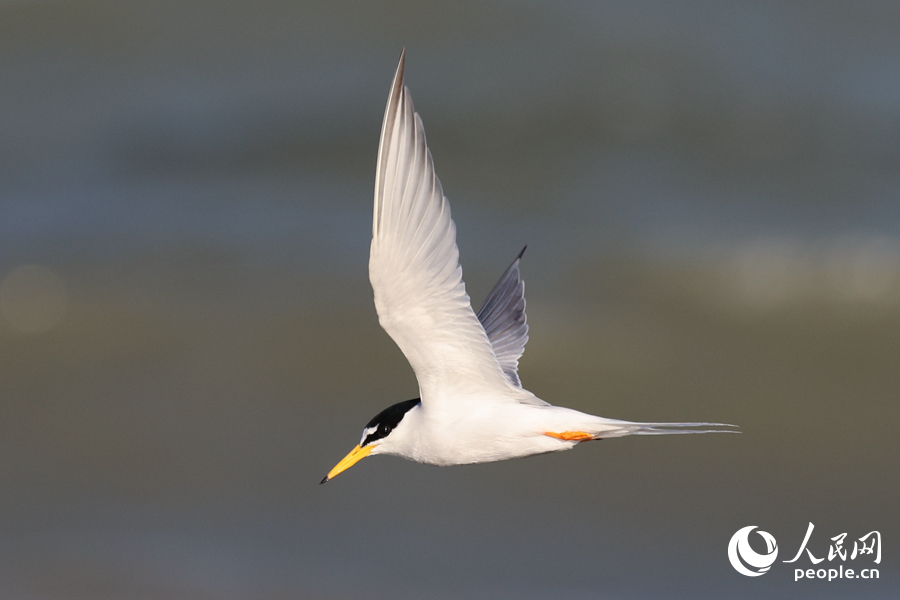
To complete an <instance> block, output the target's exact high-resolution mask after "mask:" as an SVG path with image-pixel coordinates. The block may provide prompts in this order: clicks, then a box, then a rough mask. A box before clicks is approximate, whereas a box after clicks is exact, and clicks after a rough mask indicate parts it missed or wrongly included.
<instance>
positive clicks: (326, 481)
mask: <svg viewBox="0 0 900 600" xmlns="http://www.w3.org/2000/svg"><path fill="white" fill-rule="evenodd" d="M328 481H329V479H328V475H326V476H325V477H324V478H323V479H322V481H320V482H319V485H322V484H323V483H328Z"/></svg>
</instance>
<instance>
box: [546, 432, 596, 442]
mask: <svg viewBox="0 0 900 600" xmlns="http://www.w3.org/2000/svg"><path fill="white" fill-rule="evenodd" d="M544 435H549V436H550V437H555V438H557V439H560V440H566V441H567V442H573V441H574V442H586V441H588V440H592V439H594V436H592V435H591V434H589V433H585V432H583V431H563V432H562V433H555V432H553V431H545V432H544Z"/></svg>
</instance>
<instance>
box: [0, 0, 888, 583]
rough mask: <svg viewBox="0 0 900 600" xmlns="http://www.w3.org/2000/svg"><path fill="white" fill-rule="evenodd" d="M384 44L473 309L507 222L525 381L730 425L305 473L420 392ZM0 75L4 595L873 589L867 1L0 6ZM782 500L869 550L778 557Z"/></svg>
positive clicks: (52, 0)
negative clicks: (409, 329)
mask: <svg viewBox="0 0 900 600" xmlns="http://www.w3.org/2000/svg"><path fill="white" fill-rule="evenodd" d="M404 46H405V47H406V48H407V83H408V85H409V86H410V87H411V90H412V93H413V97H414V98H415V100H416V106H417V109H418V110H419V112H420V113H421V114H422V117H423V120H424V122H425V126H426V130H427V132H428V135H429V142H430V145H431V149H432V152H433V155H434V158H435V162H436V166H437V170H438V174H439V176H440V177H441V179H442V182H443V184H444V189H445V192H446V193H447V195H448V197H449V198H450V200H451V203H452V207H453V211H454V213H453V214H454V217H455V220H456V223H457V225H458V230H459V245H460V250H461V262H462V265H463V268H464V269H465V276H466V281H467V283H468V289H469V291H470V293H471V294H472V296H473V299H474V301H475V303H476V305H477V304H478V303H480V301H481V299H482V298H483V297H484V296H485V295H486V293H487V292H488V290H489V289H490V287H491V285H492V284H493V283H494V280H495V279H496V278H497V277H499V275H500V274H501V272H502V271H503V269H504V268H505V267H506V266H507V265H508V263H509V262H510V261H511V260H512V258H513V257H514V256H515V255H516V253H517V252H518V251H519V249H520V248H521V247H522V246H523V245H525V244H526V243H527V244H528V252H527V253H526V255H525V258H524V262H523V273H524V277H525V280H526V286H527V287H526V291H527V297H528V316H529V323H530V324H531V341H530V342H529V345H528V349H527V352H526V354H525V356H524V358H523V360H522V363H521V370H520V374H521V376H522V380H523V382H524V384H525V386H526V387H527V388H529V389H531V390H532V391H534V392H535V393H536V394H537V395H538V396H540V397H542V398H544V399H546V400H548V401H550V402H553V403H558V404H563V405H566V406H571V407H573V408H577V409H581V410H584V411H587V412H592V413H596V414H602V415H604V416H609V417H615V418H623V419H630V420H638V421H667V420H668V421H718V422H726V423H736V424H739V425H740V426H741V430H742V432H743V433H742V434H741V435H706V436H668V437H658V438H635V439H621V440H612V441H608V442H603V443H598V444H588V445H586V446H582V447H580V448H577V449H576V450H575V451H573V452H568V453H562V454H556V455H549V456H541V457H535V458H530V459H526V460H520V461H511V462H505V463H495V464H489V465H476V466H467V467H455V468H446V469H439V468H435V467H426V466H422V465H417V464H414V463H409V462H405V461H402V460H398V459H392V458H384V457H379V458H374V459H370V460H367V461H364V462H363V463H361V464H359V465H358V466H356V467H355V468H353V469H351V470H350V471H348V472H346V473H345V474H343V475H341V476H340V477H339V478H337V479H335V480H334V481H333V482H331V483H329V484H328V485H327V486H322V487H319V486H318V485H317V484H318V482H319V480H320V479H321V478H322V476H323V475H324V474H325V473H326V472H327V471H328V470H329V469H330V468H331V467H332V466H333V465H334V464H335V463H336V462H337V461H338V460H339V459H340V458H341V457H342V456H343V455H344V454H345V453H346V452H347V451H348V450H349V449H350V448H351V447H352V446H353V445H354V444H355V443H356V442H357V440H358V436H359V433H360V431H361V428H362V426H363V425H364V424H365V423H366V422H367V421H368V419H369V418H370V417H371V416H372V415H374V414H375V413H376V412H378V411H379V410H381V409H382V408H384V407H385V406H387V405H388V404H391V403H393V402H396V401H400V400H405V399H407V398H413V397H415V396H416V395H417V388H416V384H415V379H414V377H413V375H412V373H411V371H410V369H409V367H408V365H407V364H406V362H405V360H404V358H403V356H402V355H401V354H400V352H399V351H398V350H397V349H396V347H395V346H394V345H393V343H392V342H391V340H390V339H389V338H388V337H387V335H386V334H384V332H383V331H382V330H381V329H380V328H379V327H378V325H377V320H376V316H375V312H374V308H373V305H372V295H371V289H370V288H369V284H368V279H367V259H368V242H369V236H370V219H371V201H372V200H371V197H372V184H373V180H374V164H375V156H376V150H377V138H378V133H379V130H380V126H381V118H382V111H383V110H384V104H385V100H386V96H387V91H388V87H389V84H390V80H391V77H392V75H393V72H394V68H395V66H396V60H397V57H398V55H399V52H400V49H401V48H402V47H404ZM0 82H2V85H0V486H2V487H0V597H2V598H10V599H21V600H57V599H59V600H70V599H71V600H78V599H91V600H102V599H145V598H146V599H151V598H152V599H182V598H183V599H188V598H189V599H206V598H210V599H227V600H230V599H264V598H265V599H270V598H271V599H279V598H328V599H340V598H360V597H364V598H373V599H380V598H385V599H387V598H391V599H404V598H416V599H449V598H547V597H573V596H576V595H578V596H581V597H588V598H726V597H727V598H761V597H766V598H801V597H809V598H850V597H852V598H888V597H897V593H898V590H900V584H898V574H900V569H898V565H897V558H898V555H897V553H896V551H895V548H896V545H897V540H898V539H900V519H898V515H897V506H898V503H900V484H898V477H897V467H898V464H900V460H898V459H900V444H898V441H897V426H898V420H900V419H898V417H900V406H898V405H900V403H898V390H900V368H898V359H900V5H898V4H897V3H896V2H878V1H862V2H847V1H827V2H816V3H809V2H799V1H795V2H781V3H775V2H749V1H738V2H728V3H722V2H706V1H696V2H654V1H634V0H629V1H619V2H584V1H574V0H573V1H557V2H540V1H536V0H535V1H530V2H510V1H503V0H496V1H487V2H470V1H466V0H463V1H457V2H452V3H420V2H402V1H387V2H378V3H374V2H358V1H357V2H353V1H334V2H327V3H326V2H302V1H298V0H293V1H290V2H288V1H269V0H256V1H253V2H251V1H249V0H241V1H237V0H219V1H212V0H155V1H141V0H133V1H128V0H119V1H113V0H94V1H88V0H68V1H63V0H45V1H37V0H35V1H14V0H13V1H10V0H5V1H3V2H0ZM809 522H813V523H814V525H815V531H814V533H813V535H812V537H811V538H810V542H809V548H810V549H811V550H812V552H813V554H814V555H816V556H818V557H823V556H825V555H827V553H828V547H829V544H830V543H831V541H830V538H831V537H834V536H837V535H839V534H841V533H847V534H848V535H847V538H846V540H847V541H846V542H845V546H846V547H847V548H848V549H849V548H852V543H853V542H852V541H853V540H854V539H857V538H858V537H860V536H862V535H864V534H866V533H868V532H869V531H872V530H878V531H879V532H880V533H881V536H882V539H883V541H884V553H883V559H882V562H881V564H880V565H877V567H880V579H878V580H870V581H863V580H852V581H849V580H842V581H832V582H826V581H820V580H817V581H799V582H796V583H795V582H794V581H793V568H794V567H795V566H802V567H803V568H807V567H811V566H812V564H811V563H810V562H809V561H808V560H807V559H806V558H805V557H804V558H802V559H800V560H799V561H798V562H797V563H796V564H792V565H788V564H783V563H781V560H782V559H783V560H788V559H789V558H791V557H792V556H793V555H794V554H795V553H796V551H797V549H798V548H799V546H800V542H801V541H802V539H803V536H804V534H805V532H806V529H807V525H808V523H809ZM746 525H756V526H758V527H759V528H760V529H762V530H764V531H768V532H770V533H771V534H773V535H774V536H775V538H776V539H777V540H778V543H779V552H780V555H779V562H777V563H775V565H774V566H773V567H772V570H771V572H769V573H767V574H766V575H765V576H763V577H757V578H748V577H744V576H741V575H739V574H737V573H736V572H735V571H734V570H733V569H732V567H731V566H730V564H729V563H728V560H727V557H726V546H727V544H728V540H729V539H730V537H731V535H732V534H733V533H734V532H735V531H736V530H738V529H739V528H741V527H744V526H746ZM751 541H753V540H752V538H751ZM760 541H761V540H760ZM753 543H754V544H755V543H756V542H753ZM759 550H760V551H761V548H760V549H759ZM837 562H840V561H837ZM837 562H828V561H826V562H825V563H823V564H824V565H828V566H830V567H832V566H837ZM842 564H844V566H845V567H855V568H857V569H858V568H862V567H866V566H876V565H873V564H871V557H869V558H867V559H863V558H862V557H860V558H857V559H856V560H855V561H851V560H849V558H848V559H847V561H845V562H843V563H842Z"/></svg>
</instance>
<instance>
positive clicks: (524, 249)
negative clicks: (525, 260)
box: [516, 244, 528, 260]
mask: <svg viewBox="0 0 900 600" xmlns="http://www.w3.org/2000/svg"><path fill="white" fill-rule="evenodd" d="M526 250H528V244H525V246H524V247H523V248H522V251H521V252H519V255H518V256H517V257H516V260H519V259H520V258H522V255H523V254H525V251H526Z"/></svg>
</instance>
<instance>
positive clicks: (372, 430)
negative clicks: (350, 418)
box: [359, 425, 378, 446]
mask: <svg viewBox="0 0 900 600" xmlns="http://www.w3.org/2000/svg"><path fill="white" fill-rule="evenodd" d="M376 431H378V425H375V426H374V427H366V428H365V429H363V432H362V437H361V438H359V445H360V446H362V445H363V442H365V441H366V438H367V437H369V436H370V435H371V434H373V433H375V432H376Z"/></svg>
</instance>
